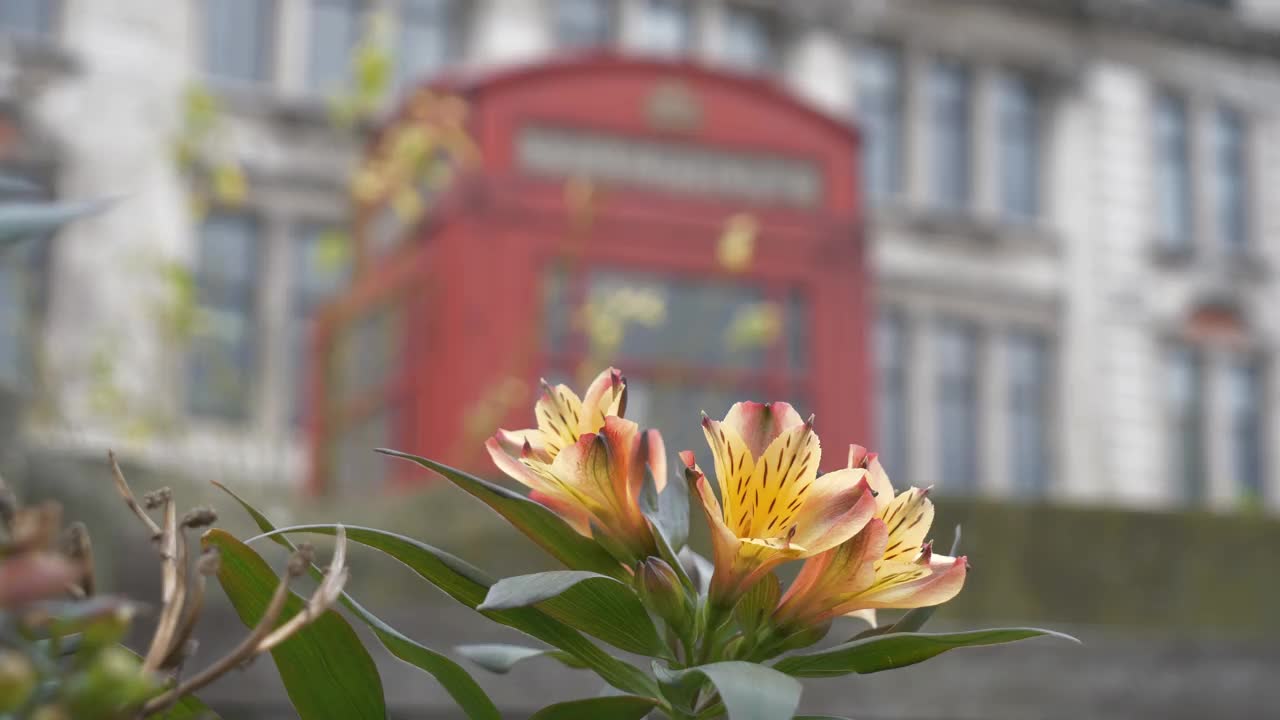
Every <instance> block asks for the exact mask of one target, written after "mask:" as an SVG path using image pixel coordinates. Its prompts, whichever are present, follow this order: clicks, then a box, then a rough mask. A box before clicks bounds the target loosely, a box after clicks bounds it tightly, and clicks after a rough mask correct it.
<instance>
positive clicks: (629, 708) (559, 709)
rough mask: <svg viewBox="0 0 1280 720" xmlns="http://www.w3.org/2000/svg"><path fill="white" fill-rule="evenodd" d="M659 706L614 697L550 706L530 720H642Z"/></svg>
mask: <svg viewBox="0 0 1280 720" xmlns="http://www.w3.org/2000/svg"><path fill="white" fill-rule="evenodd" d="M657 706H658V701H657V700H654V699H653V698H647V697H638V696H635V695H613V696H609V697H596V698H588V699H586V700H570V701H569V702H562V703H556V704H555V705H548V706H547V707H544V708H542V709H541V710H539V711H538V712H536V713H534V714H533V715H531V716H529V720H604V719H605V718H608V720H641V718H643V717H644V716H646V715H648V714H649V711H650V710H653V709H654V708H655V707H657Z"/></svg>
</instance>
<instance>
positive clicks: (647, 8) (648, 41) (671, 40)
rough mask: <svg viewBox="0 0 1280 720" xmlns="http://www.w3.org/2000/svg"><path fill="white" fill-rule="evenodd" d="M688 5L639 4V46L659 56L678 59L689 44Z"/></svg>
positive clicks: (661, 0)
mask: <svg viewBox="0 0 1280 720" xmlns="http://www.w3.org/2000/svg"><path fill="white" fill-rule="evenodd" d="M692 7H693V4H692V3H689V2H686V1H685V0H643V4H642V5H641V6H640V16H639V21H640V34H639V37H640V43H641V47H642V48H643V49H644V50H647V51H649V52H652V53H657V54H659V55H681V54H684V53H685V52H688V50H689V47H690V45H691V44H692V41H693V18H692V16H691V9H692Z"/></svg>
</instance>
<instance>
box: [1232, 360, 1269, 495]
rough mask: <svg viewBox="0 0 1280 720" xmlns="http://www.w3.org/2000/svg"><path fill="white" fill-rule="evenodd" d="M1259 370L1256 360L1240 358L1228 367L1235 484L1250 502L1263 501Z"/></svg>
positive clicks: (1261, 389)
mask: <svg viewBox="0 0 1280 720" xmlns="http://www.w3.org/2000/svg"><path fill="white" fill-rule="evenodd" d="M1263 387H1264V386H1263V382H1262V373H1261V371H1260V369H1259V368H1258V366H1257V364H1256V363H1253V362H1249V361H1239V362H1236V363H1235V364H1233V365H1232V366H1231V368H1230V382H1229V399H1230V403H1231V450H1232V452H1231V455H1232V460H1233V464H1234V465H1235V467H1234V470H1235V475H1236V486H1237V487H1238V488H1239V491H1240V494H1241V495H1242V496H1243V497H1244V498H1245V499H1246V500H1249V501H1252V502H1260V501H1262V500H1265V488H1264V487H1263V477H1264V474H1263V462H1262V452H1263V451H1262V433H1263V418H1262V412H1263V410H1262V408H1263V405H1262V401H1263V392H1264V390H1263Z"/></svg>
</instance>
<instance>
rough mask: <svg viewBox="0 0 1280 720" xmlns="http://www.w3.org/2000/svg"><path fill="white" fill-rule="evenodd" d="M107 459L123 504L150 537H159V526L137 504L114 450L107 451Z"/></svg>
mask: <svg viewBox="0 0 1280 720" xmlns="http://www.w3.org/2000/svg"><path fill="white" fill-rule="evenodd" d="M107 460H108V461H109V462H110V463H111V474H112V476H114V477H115V481H116V490H117V491H118V492H119V493H120V497H122V498H124V504H125V505H128V506H129V509H130V510H132V511H133V514H134V515H137V516H138V519H139V520H141V521H142V524H143V525H145V526H146V528H147V530H149V531H151V537H152V539H155V538H158V537H160V534H161V533H160V526H159V525H157V524H156V521H155V520H152V519H151V516H150V515H148V514H147V512H146V511H145V510H143V509H142V506H141V505H139V504H138V500H137V498H135V497H134V496H133V490H132V489H130V488H129V482H128V481H127V480H125V479H124V471H122V470H121V469H120V463H118V462H116V454H115V452H114V451H111V450H108V451H107Z"/></svg>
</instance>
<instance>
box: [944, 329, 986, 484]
mask: <svg viewBox="0 0 1280 720" xmlns="http://www.w3.org/2000/svg"><path fill="white" fill-rule="evenodd" d="M933 329H934V334H933V337H932V343H931V344H932V346H933V347H932V348H931V350H932V351H933V353H934V358H933V369H934V372H933V378H932V381H933V385H932V389H933V398H932V402H933V403H934V422H935V428H934V430H935V432H936V433H937V444H936V448H935V450H936V452H937V456H936V462H937V468H936V471H935V475H936V477H937V478H938V479H939V480H943V483H942V484H941V485H940V488H939V489H940V490H941V491H942V492H944V493H954V494H957V495H970V496H975V495H978V494H980V493H981V492H982V491H983V487H982V479H981V477H980V475H979V469H980V466H981V464H982V461H983V458H984V455H985V452H984V450H983V442H984V435H985V432H986V430H985V428H986V427H987V425H986V422H987V421H988V420H989V418H987V417H986V409H985V408H984V402H983V390H984V387H983V385H984V382H985V378H984V362H985V353H986V348H985V347H984V345H985V343H984V339H985V332H984V329H983V327H982V325H981V324H980V323H979V322H978V321H976V320H973V319H970V318H965V317H961V316H950V315H940V316H939V317H937V318H936V319H935V321H934V324H933ZM946 333H955V337H964V338H966V342H968V343H969V348H968V352H969V353H970V363H971V364H970V369H969V371H968V372H967V373H966V374H967V376H968V377H967V378H966V379H967V380H968V384H969V387H968V388H967V390H968V396H969V397H968V401H969V407H968V408H967V410H968V412H966V413H965V415H967V416H968V417H967V418H964V420H966V422H961V423H960V424H959V425H957V427H962V428H968V429H967V430H965V431H963V432H962V433H961V435H962V437H961V438H960V439H959V440H955V441H954V445H955V446H956V447H963V448H965V449H964V450H963V453H964V455H965V457H964V458H963V462H964V463H965V464H966V465H967V466H968V467H966V468H964V474H963V475H961V474H960V473H958V472H957V471H956V470H955V469H954V466H953V465H952V464H951V463H949V462H948V460H949V459H950V458H949V457H948V456H949V453H950V449H951V447H950V444H949V442H948V436H949V430H948V428H947V427H946V423H947V422H948V417H947V405H948V398H947V396H946V395H947V391H948V388H947V385H946V382H947V380H948V378H947V377H946V375H947V370H946V368H945V367H944V366H945V363H944V362H943V361H942V359H941V357H940V356H941V355H942V354H943V353H944V352H945V346H944V345H943V344H942V343H943V342H944V339H945V334H946ZM962 440H967V441H968V442H967V443H966V442H961V441H962ZM954 478H962V481H960V482H957V481H956V480H955V479H954ZM948 480H949V481H950V482H947V481H948Z"/></svg>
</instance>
